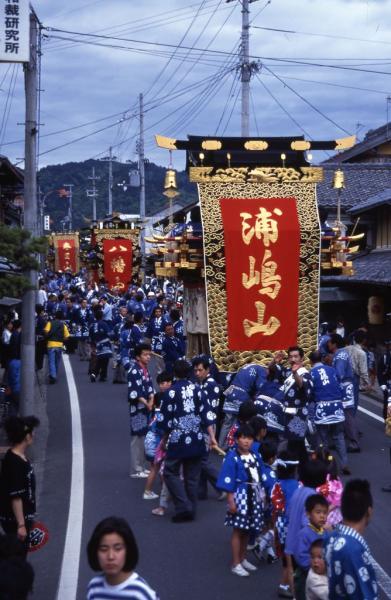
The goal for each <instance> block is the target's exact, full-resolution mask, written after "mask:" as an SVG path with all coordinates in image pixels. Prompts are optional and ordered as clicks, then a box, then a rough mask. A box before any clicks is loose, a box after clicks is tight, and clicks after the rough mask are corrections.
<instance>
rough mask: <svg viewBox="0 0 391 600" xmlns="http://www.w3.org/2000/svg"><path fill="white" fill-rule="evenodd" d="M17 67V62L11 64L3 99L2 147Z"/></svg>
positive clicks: (0, 140) (0, 129) (0, 138)
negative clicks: (5, 95)
mask: <svg viewBox="0 0 391 600" xmlns="http://www.w3.org/2000/svg"><path fill="white" fill-rule="evenodd" d="M17 67H18V65H17V64H14V65H13V67H12V72H11V77H10V81H9V84H8V91H7V97H6V101H5V107H4V112H3V116H2V120H1V126H0V148H1V147H2V142H3V140H4V135H5V132H6V129H7V124H8V119H9V115H10V110H11V105H12V100H13V97H14V92H15V85H16V79H17V76H18V70H17Z"/></svg>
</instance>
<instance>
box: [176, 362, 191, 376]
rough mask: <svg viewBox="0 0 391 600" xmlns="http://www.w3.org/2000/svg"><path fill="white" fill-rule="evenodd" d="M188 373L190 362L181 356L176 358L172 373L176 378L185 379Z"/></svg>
mask: <svg viewBox="0 0 391 600" xmlns="http://www.w3.org/2000/svg"><path fill="white" fill-rule="evenodd" d="M189 373H190V364H189V363H188V362H187V360H184V359H183V358H178V360H176V361H175V364H174V375H175V377H176V378H177V379H187V378H188V376H189Z"/></svg>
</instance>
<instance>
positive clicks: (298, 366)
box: [291, 363, 301, 374]
mask: <svg viewBox="0 0 391 600" xmlns="http://www.w3.org/2000/svg"><path fill="white" fill-rule="evenodd" d="M300 368H301V365H300V364H298V363H295V364H294V365H292V366H291V371H292V373H293V374H295V373H296V372H297V371H298V370H299V369H300Z"/></svg>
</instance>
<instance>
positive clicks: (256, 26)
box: [253, 25, 391, 45]
mask: <svg viewBox="0 0 391 600" xmlns="http://www.w3.org/2000/svg"><path fill="white" fill-rule="evenodd" d="M253 28H254V29H263V30H264V31H274V32H278V33H288V34H295V35H310V36H314V37H323V38H331V39H334V40H348V41H350V42H365V43H367V44H387V45H390V44H391V42H387V41H386V40H368V39H365V38H355V37H349V36H346V35H335V34H331V33H315V32H313V31H311V32H309V31H293V30H292V29H277V28H275V27H260V26H259V25H253Z"/></svg>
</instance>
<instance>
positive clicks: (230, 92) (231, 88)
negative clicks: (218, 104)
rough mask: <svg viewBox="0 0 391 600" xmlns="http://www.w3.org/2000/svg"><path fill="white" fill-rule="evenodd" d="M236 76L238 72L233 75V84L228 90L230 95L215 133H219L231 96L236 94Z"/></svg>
mask: <svg viewBox="0 0 391 600" xmlns="http://www.w3.org/2000/svg"><path fill="white" fill-rule="evenodd" d="M236 77H237V73H235V74H234V76H233V78H232V84H231V87H230V89H229V92H228V97H227V100H226V103H225V105H224V108H223V112H222V113H221V117H220V119H219V122H218V123H217V127H216V129H215V132H214V134H215V135H217V132H218V130H219V129H220V125H221V123H222V122H223V120H224V117H225V113H226V111H227V108H228V105H229V102H230V100H231V98H232V97H233V94H234V92H233V89H234V86H235V80H236Z"/></svg>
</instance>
